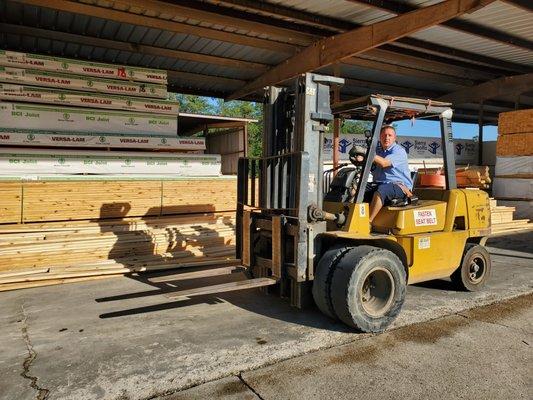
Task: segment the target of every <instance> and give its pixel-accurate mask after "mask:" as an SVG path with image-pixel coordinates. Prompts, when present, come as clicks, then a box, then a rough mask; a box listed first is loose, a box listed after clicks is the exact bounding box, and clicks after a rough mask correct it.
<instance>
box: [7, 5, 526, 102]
mask: <svg viewBox="0 0 533 400" xmlns="http://www.w3.org/2000/svg"><path fill="white" fill-rule="evenodd" d="M441 1H442V0H398V2H399V3H405V4H409V5H411V6H413V5H415V6H419V7H427V6H429V5H431V4H435V3H439V2H441ZM79 2H80V3H84V4H88V5H96V6H98V7H101V8H110V9H115V10H120V11H123V12H129V13H135V14H137V15H144V16H149V17H152V18H160V19H164V20H168V21H176V22H179V23H183V24H187V25H191V26H201V27H204V28H208V29H209V30H212V31H214V32H215V34H210V35H207V36H209V37H200V36H196V35H193V34H187V33H176V32H169V31H165V30H163V29H159V28H154V27H146V26H135V25H131V24H128V23H121V22H117V21H112V20H106V19H104V18H105V13H104V15H103V16H102V18H97V17H95V16H86V15H77V14H73V13H70V12H65V11H55V10H50V9H47V8H46V2H43V3H42V4H43V5H42V6H30V5H25V4H21V3H18V2H13V1H11V0H0V22H3V23H8V24H12V25H11V26H15V25H19V24H22V25H23V26H27V27H38V28H41V29H46V30H49V31H59V32H66V33H69V34H75V35H80V37H81V36H83V37H92V38H99V39H106V40H112V41H115V42H120V43H122V44H124V43H126V44H140V45H145V46H151V47H153V48H160V49H172V50H178V51H183V52H188V53H195V54H200V55H201V54H204V55H209V56H216V57H221V58H224V59H231V60H243V61H248V62H254V63H260V64H264V65H265V66H269V65H276V64H278V63H280V62H282V61H283V60H284V59H286V58H287V57H288V54H286V53H281V52H279V51H276V50H274V49H265V48H259V47H253V46H252V45H242V44H236V43H230V42H225V41H222V40H217V39H218V37H217V36H216V35H217V33H216V32H217V31H221V32H232V33H235V34H238V35H242V36H244V37H247V38H252V37H253V38H262V39H267V40H268V41H271V42H272V43H273V44H280V43H281V42H283V41H286V42H287V41H288V38H287V37H288V36H287V35H289V36H290V34H286V35H285V36H284V37H282V36H283V35H282V36H279V35H281V34H282V32H283V29H292V30H294V31H295V32H299V31H302V32H311V31H312V32H319V33H320V34H323V35H324V34H333V33H334V32H336V31H339V30H342V29H346V28H349V27H350V23H351V24H363V25H368V24H372V23H375V22H377V21H382V20H385V19H388V18H391V17H393V16H394V15H395V14H393V13H391V12H389V11H384V10H383V9H378V8H376V7H370V6H368V5H365V4H359V3H357V2H351V1H345V0H328V1H324V0H269V1H265V2H261V3H259V2H257V3H254V2H253V1H251V0H250V1H240V2H235V3H237V4H233V5H232V4H231V3H232V2H231V1H227V2H226V1H224V0H196V1H191V2H187V1H182V0H176V2H175V3H176V4H179V5H182V6H185V7H193V8H194V7H199V8H197V10H201V11H204V6H205V9H206V10H208V11H207V12H212V13H214V14H213V15H215V16H216V15H217V10H219V11H220V13H221V14H220V15H223V14H224V13H226V12H227V10H230V11H231V9H233V10H232V11H233V14H231V15H230V14H228V15H227V16H228V17H231V18H234V19H233V21H231V22H230V23H228V24H226V25H223V24H221V23H215V22H213V21H214V20H213V18H209V20H210V21H201V20H198V19H195V18H192V17H191V16H188V15H185V14H176V15H174V14H170V13H167V14H161V13H159V12H155V11H151V10H150V9H149V8H150V7H149V6H147V7H135V6H132V4H139V3H138V1H135V2H133V1H132V2H130V3H129V5H128V4H126V3H128V2H125V0H116V1H115V0H79ZM201 2H203V3H207V4H201ZM262 5H267V6H269V7H270V8H268V7H267V8H265V9H261V8H262V7H261V6H262ZM272 7H274V10H272V9H271V8H272ZM276 7H277V8H278V9H277V10H276ZM280 7H283V10H285V11H287V10H289V11H290V12H285V11H283V10H282V9H281V8H280ZM266 9H269V10H270V11H265V10H266ZM276 11H277V13H276ZM299 12H304V13H305V15H303V14H301V13H300V14H298V13H299ZM191 15H196V14H191ZM239 15H241V16H243V15H244V16H243V17H241V18H246V16H249V18H246V22H247V24H245V26H246V27H247V29H244V28H242V27H240V26H239V25H238V22H239V21H243V19H241V20H239V19H238V18H239V17H235V16H239ZM532 15H533V14H532V13H527V12H526V11H525V10H523V9H519V8H517V7H515V6H513V5H511V4H507V3H503V2H500V1H497V2H494V3H492V4H490V5H489V6H486V7H484V8H481V9H479V10H477V11H476V12H473V13H471V14H465V15H463V16H461V17H459V18H457V20H459V21H463V22H466V23H469V24H477V25H480V26H482V27H485V28H490V29H492V30H497V31H499V32H500V33H501V34H502V35H506V34H507V35H513V36H515V37H517V38H521V39H523V40H524V41H527V40H529V41H533V26H532V25H533V23H532ZM310 16H313V17H317V18H318V19H320V18H327V19H324V21H325V22H320V21H318V22H317V21H316V19H315V20H313V18H312V17H310ZM255 19H257V20H259V21H260V22H261V24H260V25H257V29H255V30H254V27H253V26H250V22H251V21H252V22H253V21H254V20H255ZM224 21H227V19H224ZM280 21H290V22H285V23H283V22H280ZM269 24H271V25H272V26H275V27H276V29H274V31H276V32H277V33H276V35H277V36H276V35H273V34H268V33H265V32H264V30H265V27H268V26H270V25H269ZM280 24H281V25H280ZM311 26H312V27H313V28H311ZM280 27H281V30H280ZM302 27H304V28H306V29H307V30H306V29H303V30H302V29H301V28H302ZM319 33H316V35H319ZM221 34H222V33H221ZM38 36H39V35H38ZM40 36H41V37H35V35H33V36H32V35H30V34H24V32H22V33H21V31H20V30H19V31H18V33H16V34H7V33H2V31H1V30H0V47H2V48H7V49H13V50H25V51H29V52H38V53H48V54H55V55H63V56H68V57H80V58H84V59H92V60H98V61H104V62H116V63H124V64H131V65H139V66H146V67H152V68H163V69H168V70H170V71H179V72H182V73H188V74H196V76H197V79H192V80H190V81H184V82H183V81H180V82H173V83H176V84H177V85H178V86H179V87H182V88H187V89H188V90H190V91H195V90H197V91H203V92H216V93H221V94H223V95H227V94H229V93H231V92H232V91H234V90H235V89H236V88H238V87H239V85H242V84H243V83H242V82H244V81H247V80H251V79H253V78H255V77H257V76H259V75H260V74H261V73H262V71H263V70H264V68H263V69H261V68H259V69H261V70H258V69H257V68H252V67H250V66H248V67H246V68H245V67H243V66H240V67H239V66H228V65H219V63H218V64H217V62H207V61H206V62H200V61H197V60H195V61H192V60H189V59H182V58H176V57H167V56H161V55H154V54H159V53H157V52H155V53H154V52H152V53H150V52H146V53H143V54H141V53H139V52H137V51H135V50H130V49H128V48H126V49H127V50H128V51H126V50H124V49H125V48H124V47H120V46H119V48H118V49H117V48H116V46H111V47H113V48H107V47H106V46H105V45H101V44H96V43H95V44H94V45H91V43H84V44H76V43H79V42H76V43H72V42H71V41H69V40H63V39H61V38H59V37H56V38H55V39H54V40H50V39H47V38H46V37H45V36H46V35H40ZM317 37H318V36H317ZM410 37H411V38H414V39H417V40H423V41H425V42H427V43H426V44H425V45H424V46H426V47H424V46H422V44H423V43H420V42H417V43H419V46H422V47H417V43H414V44H413V43H411V44H409V43H403V42H402V46H407V47H408V48H409V49H413V48H415V49H417V52H418V53H415V54H414V55H412V54H411V55H408V54H409V53H408V51H407V49H405V48H403V49H402V48H400V47H394V46H389V48H387V49H386V52H388V53H387V56H385V53H384V52H382V53H379V52H372V51H370V52H367V53H363V54H362V55H360V59H361V60H367V61H372V63H368V62H366V64H365V63H363V64H358V65H359V66H355V65H344V64H343V67H342V74H343V75H344V76H346V77H348V78H351V79H353V80H354V81H353V82H352V86H353V87H350V86H346V87H345V88H343V89H342V90H343V91H344V92H345V93H348V92H350V93H351V92H354V91H361V90H363V86H364V87H365V88H364V90H369V89H368V87H369V86H370V87H371V85H372V84H375V85H376V87H377V88H378V87H379V88H383V87H386V85H390V86H391V88H392V89H391V90H394V87H403V88H404V89H405V90H409V88H412V89H416V90H418V91H427V92H451V91H454V90H457V89H460V88H462V87H464V86H461V85H460V84H461V82H469V81H470V82H471V84H473V83H476V81H478V82H480V81H484V80H489V79H494V78H495V77H498V76H502V75H503V74H512V72H510V71H513V70H514V69H513V68H514V67H516V69H517V70H518V71H523V70H524V66H525V67H530V68H531V69H532V70H533V52H532V51H530V50H528V49H526V48H519V47H518V46H513V45H510V44H503V43H502V42H501V41H498V40H492V39H488V38H482V37H480V36H479V35H475V34H472V33H465V32H460V31H458V30H457V29H451V28H447V27H443V26H438V27H432V28H429V29H426V30H424V31H421V32H418V33H416V34H413V35H411V36H410ZM226 40H227V39H226ZM309 40H311V39H309ZM432 44H435V45H445V46H447V47H449V48H451V49H452V50H453V49H457V50H461V51H463V52H468V53H457V54H453V55H450V54H447V53H446V51H443V49H434V48H433V47H432ZM428 46H429V47H428ZM430 51H431V53H432V55H429V54H428V52H430ZM395 52H399V54H400V55H402V56H404V55H408V56H404V57H398V58H397V59H394V54H395ZM424 53H425V54H424ZM391 55H392V56H391ZM487 56H490V57H492V58H493V59H494V60H495V61H491V60H490V59H489V60H487V59H482V58H480V59H479V60H477V59H475V58H476V57H487ZM391 57H392V58H391ZM430 57H433V61H432V62H427V60H426V59H428V58H430ZM474 59H475V60H474ZM499 61H501V62H502V63H503V62H507V63H509V64H508V65H507V66H506V67H505V68H504V67H503V66H502V67H501V68H500V66H499V65H498V62H499ZM379 63H382V65H385V64H386V65H387V66H390V68H389V67H387V68H375V66H376V65H377V64H379ZM483 65H486V66H487V65H488V66H490V65H493V67H492V70H491V72H490V73H487V71H486V70H485V69H486V67H484V66H483ZM373 66H374V67H373ZM395 66H397V68H396V67H395ZM518 66H520V68H518ZM461 68H463V69H464V71H465V73H464V74H461V73H460V72H461ZM526 69H527V68H526ZM469 70H470V71H471V72H468V71H469ZM324 71H328V72H330V73H331V72H332V69H331V68H325V69H324ZM413 71H414V72H416V71H420V72H421V74H420V76H416V74H413V73H412V72H413ZM507 71H509V72H507ZM185 76H190V75H185ZM447 77H448V78H447ZM450 77H451V78H454V79H450ZM217 78H218V81H217ZM221 78H225V79H221ZM227 78H231V80H227ZM365 80H366V81H367V83H368V84H364V85H363V84H362V83H361V81H365ZM462 84H463V85H464V84H465V83H462ZM357 85H359V86H361V87H357ZM384 85H385V86H384ZM523 98H525V99H526V100H524V101H525V102H526V104H527V102H528V101H533V100H531V98H527V97H523ZM527 99H529V100H527ZM495 107H496V108H497V106H495Z"/></svg>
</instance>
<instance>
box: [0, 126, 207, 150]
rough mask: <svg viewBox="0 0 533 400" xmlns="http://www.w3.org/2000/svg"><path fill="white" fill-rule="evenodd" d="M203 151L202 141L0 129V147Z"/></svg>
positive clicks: (183, 138) (186, 138)
mask: <svg viewBox="0 0 533 400" xmlns="http://www.w3.org/2000/svg"><path fill="white" fill-rule="evenodd" d="M2 144H4V145H11V146H13V145H15V146H47V147H54V146H55V147H69V146H72V147H105V148H107V147H113V148H121V149H167V150H205V138H188V137H182V138H180V137H168V136H162V135H151V136H149V135H123V134H108V133H106V134H100V133H80V132H68V133H66V132H63V133H62V132H46V131H33V130H27V129H20V130H10V129H0V145H2Z"/></svg>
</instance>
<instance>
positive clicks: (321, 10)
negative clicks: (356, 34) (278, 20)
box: [268, 0, 393, 25]
mask: <svg viewBox="0 0 533 400" xmlns="http://www.w3.org/2000/svg"><path fill="white" fill-rule="evenodd" d="M268 2H269V3H272V4H280V5H283V6H286V7H291V8H294V9H297V10H300V11H307V12H309V13H312V14H318V15H323V16H328V17H332V18H337V19H340V20H345V21H349V22H354V23H357V24H361V25H369V24H373V23H375V22H378V21H382V20H385V19H387V18H390V17H391V16H392V15H393V14H390V13H386V12H383V11H379V10H375V9H373V8H370V7H368V6H366V5H363V4H358V3H353V2H350V1H345V0H327V1H324V0H270V1H268Z"/></svg>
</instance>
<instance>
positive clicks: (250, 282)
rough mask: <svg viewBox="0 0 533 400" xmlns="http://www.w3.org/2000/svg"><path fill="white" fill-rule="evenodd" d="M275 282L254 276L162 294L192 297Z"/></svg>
mask: <svg viewBox="0 0 533 400" xmlns="http://www.w3.org/2000/svg"><path fill="white" fill-rule="evenodd" d="M276 283H277V281H276V280H275V279H271V278H255V279H247V280H244V281H238V282H230V283H223V284H221V285H212V286H205V287H200V288H194V289H188V290H180V291H178V292H173V293H168V294H165V295H164V296H165V297H167V298H169V299H176V298H178V297H194V296H202V295H206V294H216V293H224V292H233V291H236V290H244V289H253V288H259V287H264V286H270V285H275V284H276Z"/></svg>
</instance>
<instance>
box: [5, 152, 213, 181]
mask: <svg viewBox="0 0 533 400" xmlns="http://www.w3.org/2000/svg"><path fill="white" fill-rule="evenodd" d="M21 174H24V175H25V174H39V175H46V174H128V175H132V174H148V175H150V174H156V175H161V174H165V175H177V176H218V175H220V155H216V154H206V155H196V154H176V153H146V152H137V153H135V152H106V151H93V152H91V153H90V154H87V152H85V153H82V152H76V151H71V150H44V149H43V150H35V149H23V148H22V149H21V148H10V149H2V148H0V176H1V175H6V176H13V175H21Z"/></svg>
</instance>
